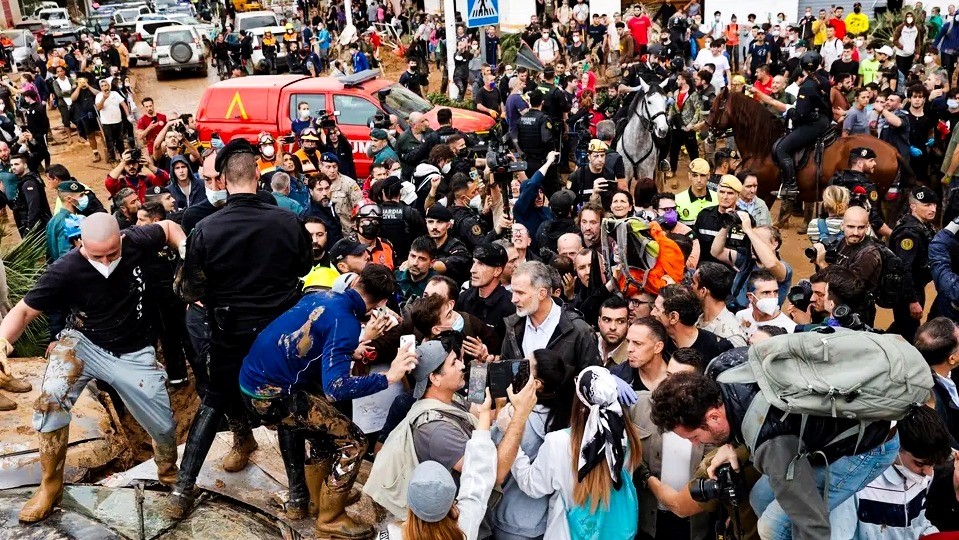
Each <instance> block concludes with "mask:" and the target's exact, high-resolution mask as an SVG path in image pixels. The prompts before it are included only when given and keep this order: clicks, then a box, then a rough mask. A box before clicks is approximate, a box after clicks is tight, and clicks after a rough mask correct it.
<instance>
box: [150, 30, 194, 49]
mask: <svg viewBox="0 0 959 540" xmlns="http://www.w3.org/2000/svg"><path fill="white" fill-rule="evenodd" d="M177 41H185V42H186V43H190V42H192V41H193V33H192V32H190V31H189V30H175V31H174V30H171V31H169V32H166V31H164V32H157V37H156V44H157V45H158V46H159V45H172V44H174V43H176V42H177Z"/></svg>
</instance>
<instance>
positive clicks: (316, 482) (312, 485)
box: [303, 459, 349, 517]
mask: <svg viewBox="0 0 959 540" xmlns="http://www.w3.org/2000/svg"><path fill="white" fill-rule="evenodd" d="M332 467H333V461H332V460H329V459H327V460H321V461H308V462H307V463H306V465H305V466H304V467H303V471H304V475H305V477H306V489H307V491H309V492H310V507H309V514H310V517H316V516H318V515H319V513H320V489H321V488H322V487H323V482H325V481H326V477H327V476H329V475H330V470H332ZM347 502H349V501H347ZM347 506H349V505H347Z"/></svg>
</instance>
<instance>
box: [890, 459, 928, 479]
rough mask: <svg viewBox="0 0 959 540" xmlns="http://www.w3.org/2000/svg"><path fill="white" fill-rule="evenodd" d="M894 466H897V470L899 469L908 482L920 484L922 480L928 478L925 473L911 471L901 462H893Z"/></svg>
mask: <svg viewBox="0 0 959 540" xmlns="http://www.w3.org/2000/svg"><path fill="white" fill-rule="evenodd" d="M900 461H901V458H900ZM893 467H895V468H896V470H897V471H899V474H901V475H902V476H903V477H904V478H905V479H906V483H907V484H918V483H920V482H923V481H924V480H925V479H926V476H925V475H922V474H917V473H914V472H912V471H910V470H909V469H908V468H907V467H906V466H905V465H900V464H899V463H893Z"/></svg>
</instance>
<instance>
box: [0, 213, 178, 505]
mask: <svg viewBox="0 0 959 540" xmlns="http://www.w3.org/2000/svg"><path fill="white" fill-rule="evenodd" d="M80 238H81V240H82V242H83V245H82V247H80V248H79V249H74V250H72V251H69V252H67V253H66V254H64V255H63V256H62V257H60V258H59V259H57V260H56V261H55V262H54V263H53V264H51V265H50V266H48V267H47V269H46V271H44V273H43V275H41V276H40V279H39V280H38V281H37V283H36V285H34V287H33V289H31V290H30V292H28V293H27V295H26V296H25V297H24V298H23V300H21V301H20V302H19V303H18V304H17V305H16V306H14V308H13V309H12V310H11V311H10V313H8V314H7V316H6V317H4V319H3V321H2V322H0V369H2V370H3V372H4V373H6V374H10V373H11V372H10V367H9V365H8V360H7V355H8V354H10V353H11V352H13V343H15V342H16V341H17V339H18V338H19V337H20V335H21V334H23V331H24V329H25V328H26V327H27V325H28V324H30V322H31V321H33V320H34V319H36V318H37V317H39V316H40V315H41V314H42V313H44V312H45V311H54V310H64V309H66V310H67V311H69V316H68V317H67V325H66V328H65V329H64V330H63V331H62V332H60V335H59V336H58V337H57V339H58V341H57V342H56V345H55V346H54V348H53V350H52V352H51V353H50V360H49V363H48V365H47V370H46V373H45V374H44V377H43V383H42V388H41V394H40V397H39V398H38V399H37V401H36V403H35V404H34V408H35V410H34V413H33V427H34V429H36V430H37V431H38V432H39V434H40V466H41V468H42V470H43V476H42V479H41V484H40V488H39V489H38V490H37V491H36V493H34V494H33V497H31V498H30V500H29V501H27V503H26V504H25V505H24V506H23V508H22V509H21V510H20V521H23V522H26V523H33V522H36V521H40V520H42V519H44V518H46V517H47V516H49V515H50V513H51V512H52V511H53V508H54V506H55V505H56V504H57V503H58V501H59V499H60V497H61V495H62V493H63V470H64V460H65V459H66V453H67V442H68V435H67V433H68V431H69V429H70V419H71V415H70V409H71V407H72V406H73V403H74V402H75V401H76V399H77V397H78V396H79V395H80V392H81V391H82V390H83V388H84V387H85V386H86V385H87V383H89V382H90V380H91V379H98V380H102V381H105V382H107V383H109V384H110V385H111V386H113V388H114V389H116V391H117V393H118V394H119V395H120V398H121V399H122V400H123V403H124V405H126V407H127V408H128V409H129V410H130V412H131V413H132V414H133V417H134V418H136V420H137V422H139V423H140V425H141V426H143V429H145V430H146V432H147V433H149V434H150V436H151V437H152V438H153V448H154V452H155V456H154V458H155V460H156V463H157V476H158V478H159V480H160V482H162V483H164V484H172V483H173V482H174V480H176V473H177V467H176V458H177V449H176V430H175V425H174V423H173V412H172V410H171V409H170V398H169V396H168V395H167V391H166V385H165V384H164V383H165V382H166V372H165V371H164V370H163V368H162V366H160V365H159V364H158V363H157V361H156V351H155V350H154V348H153V340H152V338H151V336H152V334H153V332H152V329H151V328H150V321H152V320H153V318H152V317H150V316H149V315H148V313H149V311H148V310H149V306H145V305H144V304H145V301H146V298H145V297H144V292H145V290H146V284H145V283H144V280H143V266H142V265H143V263H144V262H145V260H146V259H147V258H149V257H154V256H156V253H157V252H158V251H160V250H161V249H163V248H164V247H165V246H171V247H173V248H174V249H177V250H179V251H180V252H181V254H182V252H183V249H184V246H185V245H186V236H185V235H184V234H183V231H182V230H181V229H180V227H179V226H178V225H177V224H175V223H173V222H172V221H161V222H159V223H156V224H153V225H145V226H143V227H131V228H129V229H126V230H124V231H123V234H122V236H121V234H120V229H119V227H118V225H117V221H116V219H114V218H113V216H111V215H110V214H106V213H97V214H93V215H92V216H89V217H87V218H86V219H85V220H84V221H83V224H82V225H81V226H80Z"/></svg>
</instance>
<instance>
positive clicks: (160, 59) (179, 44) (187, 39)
mask: <svg viewBox="0 0 959 540" xmlns="http://www.w3.org/2000/svg"><path fill="white" fill-rule="evenodd" d="M153 67H154V68H155V69H156V76H157V80H160V79H161V78H162V77H163V75H164V74H165V73H167V72H170V71H193V72H195V73H197V74H199V75H206V72H207V59H206V55H205V54H204V50H203V41H202V40H201V38H200V34H199V33H198V32H197V30H196V28H194V27H192V26H184V25H174V26H167V27H166V28H159V29H157V31H156V33H155V34H153Z"/></svg>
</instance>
